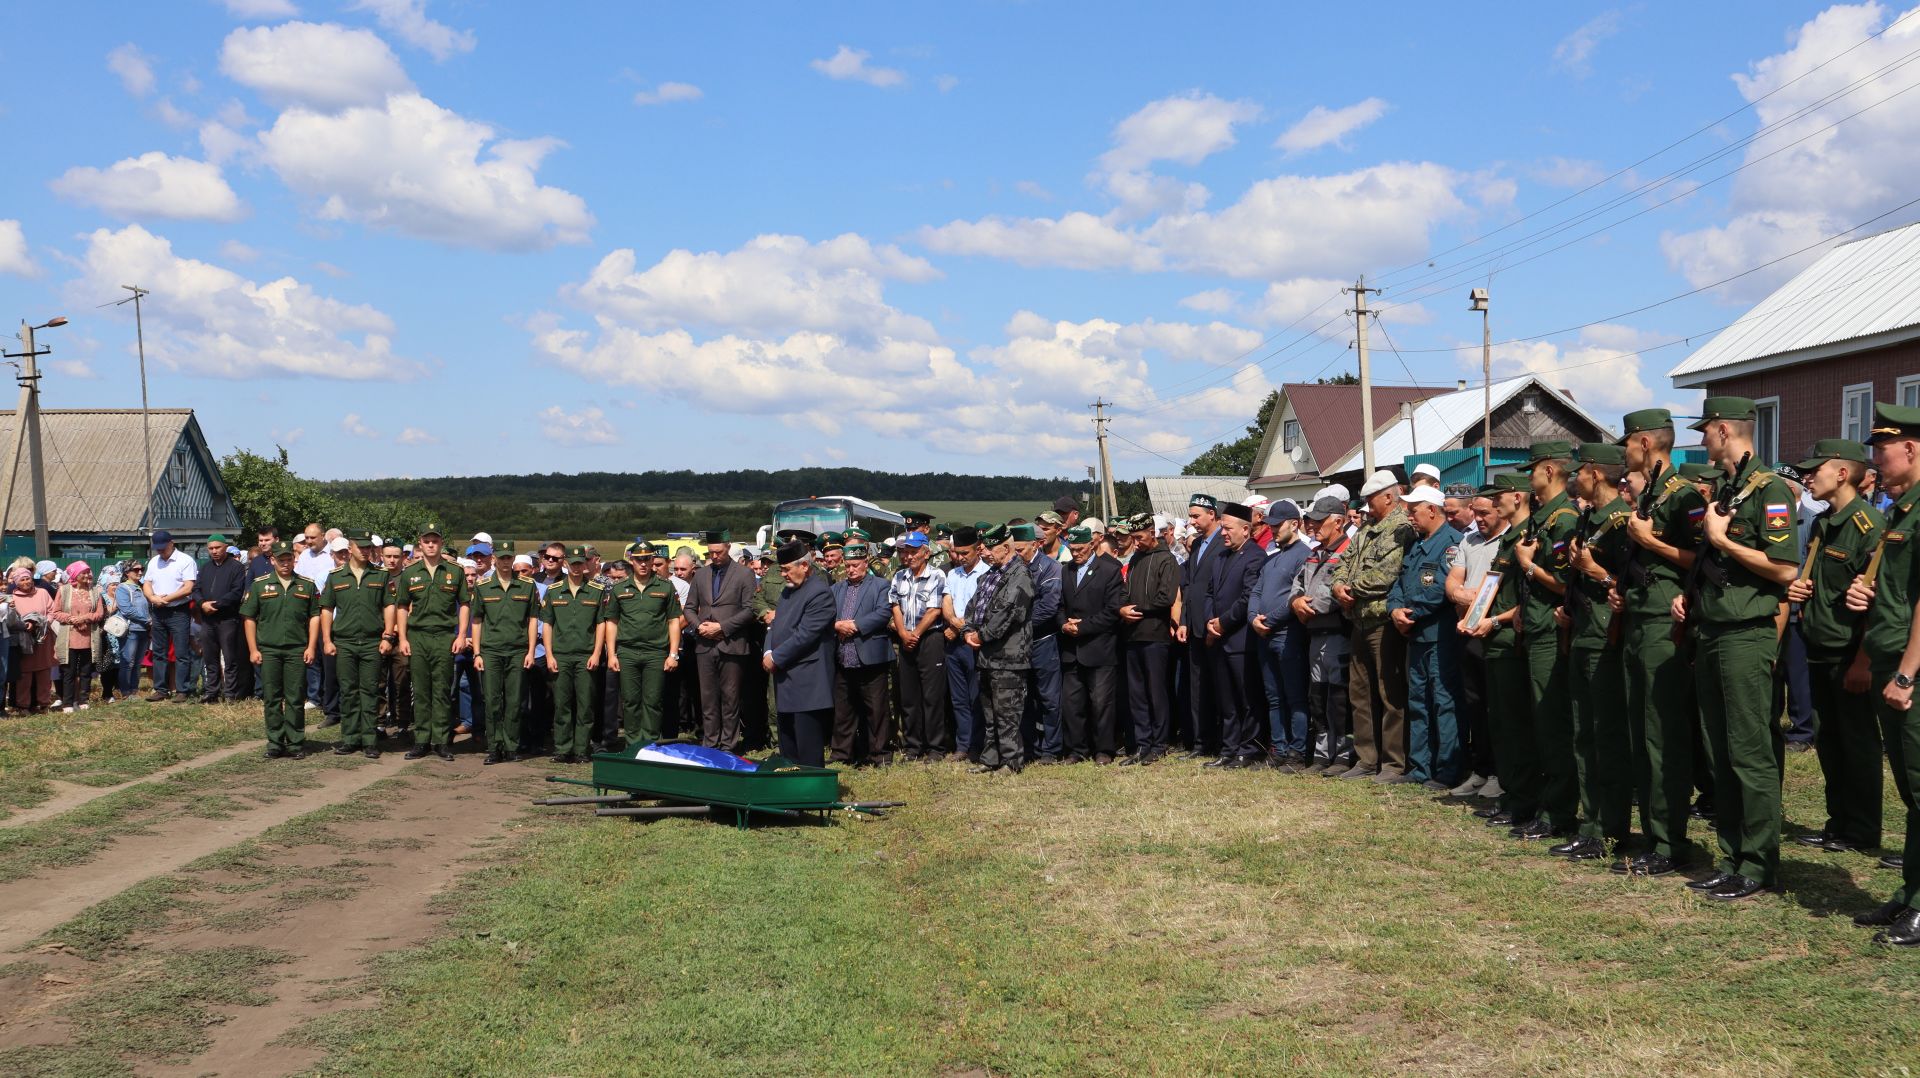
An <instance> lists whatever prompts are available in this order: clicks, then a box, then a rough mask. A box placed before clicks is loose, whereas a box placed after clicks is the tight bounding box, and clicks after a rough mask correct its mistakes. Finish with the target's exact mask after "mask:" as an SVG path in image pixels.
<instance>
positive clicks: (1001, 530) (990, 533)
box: [980, 524, 1026, 547]
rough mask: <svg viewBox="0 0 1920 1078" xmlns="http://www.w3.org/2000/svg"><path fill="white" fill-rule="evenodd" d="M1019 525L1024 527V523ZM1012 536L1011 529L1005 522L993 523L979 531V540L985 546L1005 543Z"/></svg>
mask: <svg viewBox="0 0 1920 1078" xmlns="http://www.w3.org/2000/svg"><path fill="white" fill-rule="evenodd" d="M1021 527H1026V525H1024V524H1023V525H1021ZM1012 537H1013V536H1012V529H1010V528H1008V527H1007V526H1006V525H1005V524H995V525H993V526H992V527H990V528H986V529H984V530H983V531H981V533H980V542H981V543H982V544H984V545H986V546H990V547H995V546H999V545H1001V544H1002V543H1005V542H1006V541H1007V540H1008V539H1011V538H1012Z"/></svg>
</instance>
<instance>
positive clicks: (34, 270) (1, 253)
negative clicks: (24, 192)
mask: <svg viewBox="0 0 1920 1078" xmlns="http://www.w3.org/2000/svg"><path fill="white" fill-rule="evenodd" d="M0 273H11V274H13V275H15V276H18V277H38V276H39V275H40V267H39V266H38V265H36V264H35V263H34V261H33V255H32V254H30V253H29V252H28V251H27V233H26V230H24V229H22V228H21V227H20V222H19V221H16V220H12V219H7V220H0Z"/></svg>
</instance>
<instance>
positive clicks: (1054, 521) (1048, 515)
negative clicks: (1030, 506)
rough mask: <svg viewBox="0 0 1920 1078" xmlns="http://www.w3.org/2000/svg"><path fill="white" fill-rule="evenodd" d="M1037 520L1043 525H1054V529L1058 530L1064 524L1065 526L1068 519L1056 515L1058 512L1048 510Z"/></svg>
mask: <svg viewBox="0 0 1920 1078" xmlns="http://www.w3.org/2000/svg"><path fill="white" fill-rule="evenodd" d="M1035 519H1036V520H1038V521H1039V522H1040V523H1042V524H1051V525H1053V526H1054V527H1056V528H1058V527H1060V526H1061V525H1062V524H1065V523H1066V519H1065V518H1064V517H1062V516H1061V515H1060V514H1058V513H1056V512H1054V511H1053V510H1051V509H1049V510H1047V511H1046V512H1044V513H1042V514H1040V515H1039V516H1038V517H1036V518H1035Z"/></svg>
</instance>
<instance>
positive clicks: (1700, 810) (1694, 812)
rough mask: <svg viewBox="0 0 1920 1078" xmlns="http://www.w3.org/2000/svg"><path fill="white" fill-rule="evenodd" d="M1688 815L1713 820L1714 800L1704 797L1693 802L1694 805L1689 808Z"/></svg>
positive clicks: (1697, 818) (1698, 818)
mask: <svg viewBox="0 0 1920 1078" xmlns="http://www.w3.org/2000/svg"><path fill="white" fill-rule="evenodd" d="M1687 815H1688V816H1691V817H1693V818H1694V819H1696V820H1711V819H1713V802H1711V801H1709V800H1707V799H1706V798H1704V797H1703V798H1701V799H1700V800H1698V801H1695V802H1694V803H1693V807H1692V808H1690V809H1688V810H1687Z"/></svg>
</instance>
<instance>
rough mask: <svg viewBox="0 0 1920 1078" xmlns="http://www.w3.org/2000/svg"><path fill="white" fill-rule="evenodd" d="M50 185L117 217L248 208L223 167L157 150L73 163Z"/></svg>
mask: <svg viewBox="0 0 1920 1078" xmlns="http://www.w3.org/2000/svg"><path fill="white" fill-rule="evenodd" d="M50 186H52V188H53V190H54V193H55V194H58V195H60V196H61V197H62V198H70V199H72V200H74V201H76V202H84V203H87V204H89V205H92V206H97V207H99V208H100V209H102V210H105V211H106V212H107V213H110V214H112V215H114V216H115V217H171V218H176V219H179V220H191V221H236V220H239V219H240V218H241V217H242V216H244V215H245V213H246V208H245V207H244V206H242V205H241V204H240V196H238V195H236V194H234V193H233V188H231V187H228V186H227V181H226V179H225V178H223V177H222V176H221V175H220V169H219V167H218V166H215V165H210V164H208V163H207V162H205V161H194V160H192V159H190V158H185V157H169V156H167V155H166V154H164V153H161V152H160V151H158V150H154V151H153V152H151V153H143V154H141V155H140V156H139V157H129V158H127V159H126V160H124V161H115V162H114V163H113V164H111V165H109V166H107V167H106V168H104V169H98V168H90V167H76V168H70V169H68V170H67V171H66V172H65V173H64V174H62V175H61V176H60V178H59V179H56V180H54V181H53V183H52V184H51V185H50Z"/></svg>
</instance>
